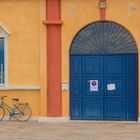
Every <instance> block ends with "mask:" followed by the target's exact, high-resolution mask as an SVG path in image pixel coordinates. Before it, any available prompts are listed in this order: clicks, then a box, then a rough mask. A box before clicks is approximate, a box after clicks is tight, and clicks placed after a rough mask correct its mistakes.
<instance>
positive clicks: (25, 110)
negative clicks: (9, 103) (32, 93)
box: [14, 104, 32, 122]
mask: <svg viewBox="0 0 140 140" xmlns="http://www.w3.org/2000/svg"><path fill="white" fill-rule="evenodd" d="M14 112H15V114H14V117H15V118H16V119H17V120H18V121H20V122H24V121H28V120H29V119H30V118H31V116H32V110H31V108H30V106H29V105H28V104H19V105H18V106H17V107H16V109H15V111H14ZM21 112H22V114H21Z"/></svg>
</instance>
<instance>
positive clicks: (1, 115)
mask: <svg viewBox="0 0 140 140" xmlns="http://www.w3.org/2000/svg"><path fill="white" fill-rule="evenodd" d="M4 116H5V109H4V108H3V107H2V106H0V121H1V120H2V119H3V118H4Z"/></svg>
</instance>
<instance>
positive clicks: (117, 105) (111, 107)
mask: <svg viewBox="0 0 140 140" xmlns="http://www.w3.org/2000/svg"><path fill="white" fill-rule="evenodd" d="M104 103H105V104H104V107H105V110H104V112H105V113H104V119H105V120H123V119H124V118H125V113H124V112H125V110H124V107H125V104H124V100H123V99H113V98H112V99H106V100H105V101H104Z"/></svg>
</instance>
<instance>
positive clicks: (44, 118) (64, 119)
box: [38, 117, 70, 122]
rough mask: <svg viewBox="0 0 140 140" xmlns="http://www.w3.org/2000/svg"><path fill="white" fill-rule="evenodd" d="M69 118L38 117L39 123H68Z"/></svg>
mask: <svg viewBox="0 0 140 140" xmlns="http://www.w3.org/2000/svg"><path fill="white" fill-rule="evenodd" d="M69 120H70V118H69V117H39V119H38V121H39V122H69Z"/></svg>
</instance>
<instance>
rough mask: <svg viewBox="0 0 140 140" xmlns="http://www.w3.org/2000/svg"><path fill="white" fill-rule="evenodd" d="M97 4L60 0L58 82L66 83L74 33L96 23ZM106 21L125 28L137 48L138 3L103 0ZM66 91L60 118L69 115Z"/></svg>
mask: <svg viewBox="0 0 140 140" xmlns="http://www.w3.org/2000/svg"><path fill="white" fill-rule="evenodd" d="M98 2H99V1H98V0H86V1H85V0H62V20H63V21H64V25H63V28H62V30H63V31H62V48H63V49H62V80H63V81H66V82H68V84H69V50H70V46H71V43H72V40H73V38H74V36H75V35H76V33H78V31H80V29H82V28H83V27H84V26H86V25H88V24H89V23H92V22H95V21H98V20H100V15H99V13H100V12H99V8H98ZM106 18H107V20H110V21H114V22H116V23H119V24H121V25H122V26H124V27H126V28H127V29H128V30H129V31H130V32H131V33H132V35H133V36H134V38H135V40H136V42H137V47H138V49H139V46H140V39H139V38H140V29H139V27H140V1H139V0H117V1H116V0H107V11H106ZM139 59H140V57H139ZM139 67H140V66H139ZM139 79H140V76H139ZM139 83H140V82H139ZM139 86H140V85H139ZM69 92H70V91H69V90H68V91H67V92H63V115H64V116H69V100H70V99H69V96H70V93H69ZM139 92H140V90H139ZM139 97H140V96H139ZM139 108H140V104H139ZM139 112H140V110H139ZM139 114H140V113H139Z"/></svg>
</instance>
